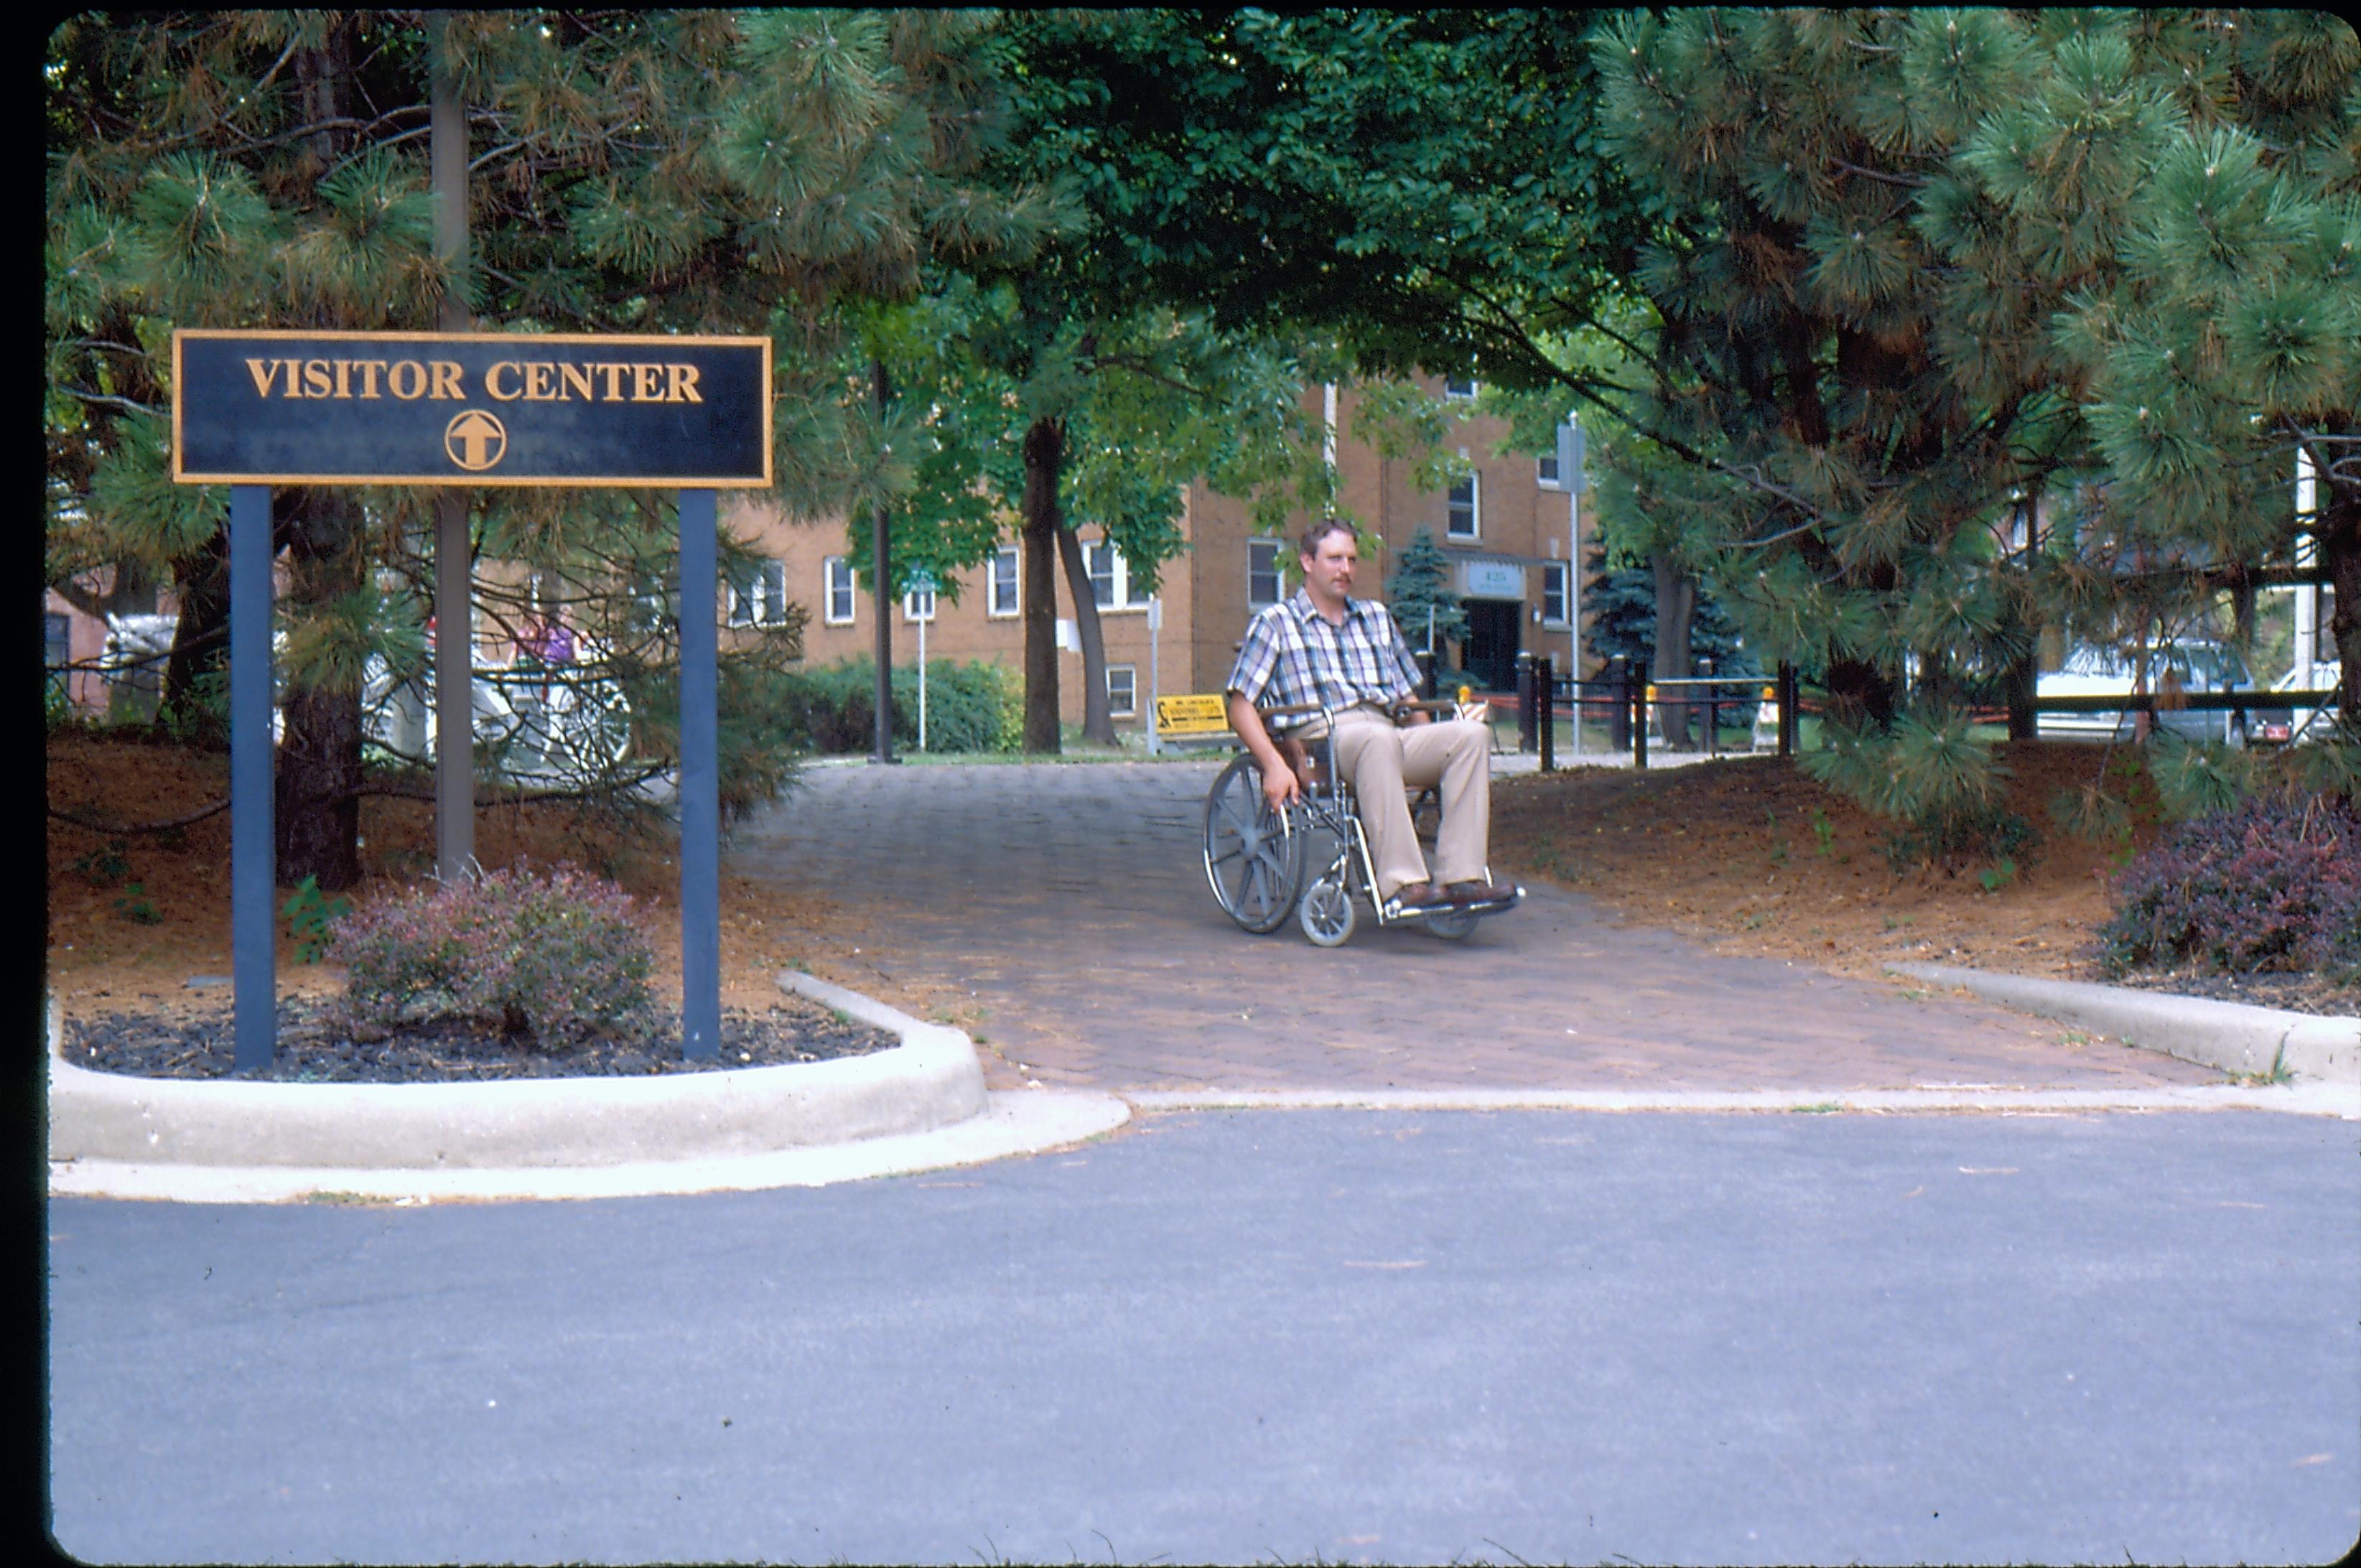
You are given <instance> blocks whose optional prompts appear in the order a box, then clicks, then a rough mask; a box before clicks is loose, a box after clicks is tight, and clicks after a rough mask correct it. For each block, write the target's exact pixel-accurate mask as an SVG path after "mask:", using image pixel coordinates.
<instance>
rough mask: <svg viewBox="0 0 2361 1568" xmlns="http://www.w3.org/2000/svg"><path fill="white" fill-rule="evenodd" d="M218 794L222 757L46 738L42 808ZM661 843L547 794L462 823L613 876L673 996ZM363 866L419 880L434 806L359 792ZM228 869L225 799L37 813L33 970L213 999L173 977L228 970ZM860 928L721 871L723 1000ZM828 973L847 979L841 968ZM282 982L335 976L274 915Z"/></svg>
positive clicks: (182, 1003)
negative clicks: (40, 912)
mask: <svg viewBox="0 0 2361 1568" xmlns="http://www.w3.org/2000/svg"><path fill="white" fill-rule="evenodd" d="M228 793H229V758H228V756H227V755H226V754H225V753H209V752H203V751H189V750H186V749H184V748H181V747H177V746H170V745H163V744H154V743H148V742H146V741H144V740H137V739H128V738H124V737H120V736H115V735H111V734H91V733H77V732H67V733H63V734H60V735H54V736H51V737H50V738H49V806H51V808H52V809H53V810H58V811H63V812H67V813H70V814H71V815H73V816H75V817H84V818H88V819H93V820H96V821H102V822H107V823H142V822H158V821H165V820H170V819H171V818H173V817H180V816H183V815H185V814H187V813H189V812H192V811H194V810H196V809H198V808H199V807H202V806H206V805H208V804H210V803H212V802H214V801H218V800H221V799H224V798H225V797H226V796H227V795H228ZM676 844H677V839H675V838H673V837H671V836H670V835H669V834H663V833H661V832H659V833H655V834H649V835H646V836H643V837H642V838H640V839H636V840H630V839H625V840H620V841H619V840H618V839H616V838H615V837H614V836H613V834H612V832H611V830H610V829H608V828H603V827H597V828H594V827H591V826H589V825H587V824H586V823H585V821H584V819H583V818H582V817H581V816H580V815H579V814H578V813H577V811H576V810H575V808H574V807H572V806H567V805H565V804H562V803H533V804H528V805H523V806H496V807H493V808H491V809H489V810H486V811H481V812H479V813H478V816H477V819H476V858H477V859H478V861H480V862H481V863H482V864H484V865H485V866H487V867H500V866H505V865H510V864H512V863H514V862H515V861H518V860H519V859H520V858H522V859H525V860H529V861H532V862H533V863H534V864H537V865H545V866H546V865H555V864H558V863H560V862H568V863H572V864H575V865H577V866H582V867H584V868H586V869H588V870H592V871H596V872H598V873H600V874H601V875H606V876H610V877H612V878H614V880H615V881H617V882H618V883H620V884H621V885H622V887H623V888H624V890H625V891H626V892H628V893H630V894H631V896H632V898H633V899H634V901H635V902H636V903H637V904H638V905H639V908H640V910H641V913H642V917H643V919H644V922H645V925H646V928H647V931H648V934H649V937H650V938H651V943H652V945H653V948H654V950H655V955H656V966H657V985H656V990H657V992H658V994H659V998H660V999H661V1000H663V1001H665V1002H667V1003H671V1004H672V1005H675V1006H677V1005H678V1004H679V1000H680V916H679V888H680V871H679V866H678V863H677V861H675V858H674V851H675V847H676ZM116 846H119V848H117V847H116ZM78 862H79V864H78ZM361 864H362V882H361V885H360V886H359V887H358V888H356V889H354V890H353V891H352V893H351V894H350V896H351V897H352V898H353V900H354V901H355V903H356V904H365V903H367V902H368V901H369V900H371V899H376V898H382V897H385V896H386V895H387V894H389V893H390V892H392V891H394V890H397V889H401V888H405V887H411V886H415V885H418V884H420V883H424V882H427V881H429V880H431V874H432V872H433V870H434V806H433V804H432V803H431V802H429V801H423V800H411V799H402V798H393V797H388V796H369V797H366V798H364V799H363V801H362V802H361ZM229 872H230V818H229V813H228V812H226V811H222V812H218V813H216V814H215V815H214V816H212V817H207V818H205V819H204V820H203V821H202V822H198V823H195V824H192V826H190V827H188V828H183V829H181V830H179V831H178V832H173V833H163V834H153V833H148V834H107V833H104V832H97V831H93V830H91V829H89V828H82V827H80V826H76V825H74V824H71V823H67V822H61V821H60V820H58V819H57V817H54V816H53V817H50V818H49V966H48V972H49V986H50V988H51V990H52V991H53V992H55V993H56V995H57V997H58V998H59V1001H60V1004H61V1005H62V1006H63V1007H64V1008H65V1009H66V1010H67V1011H68V1012H69V1013H71V1012H73V1011H75V1010H77V1009H78V1008H87V1007H89V1006H91V1004H93V1003H100V1004H103V1005H104V1007H106V1008H110V1009H115V1010H125V1009H137V1010H146V1009H149V1008H152V1009H155V1010H158V1011H165V1012H181V1011H191V1010H206V1009H210V1008H216V1007H223V1006H226V1005H227V1002H228V991H229V988H228V986H227V985H226V984H222V985H219V986H214V987H203V988H195V989H192V988H191V987H190V986H189V984H188V981H190V980H191V979H192V978H193V977H200V976H215V977H224V978H225V977H227V976H228V974H229V972H230V897H229V894H230V887H229ZM135 889H136V890H137V891H134V890H135ZM280 896H281V897H282V898H283V897H284V896H285V890H283V889H282V890H281V894H280ZM865 937H866V931H865V928H864V927H862V924H861V919H860V917H859V916H856V915H854V914H853V913H852V912H851V911H849V910H845V909H842V908H840V907H838V906H837V905H832V904H831V903H829V901H828V900H826V899H825V898H822V897H819V896H818V895H801V896H796V897H792V898H790V897H786V896H783V895H779V894H773V893H770V892H768V891H766V890H763V889H761V888H758V887H756V886H755V885H754V884H753V883H749V882H746V881H744V880H742V879H741V878H737V877H733V876H730V875H728V874H727V873H726V872H725V874H724V875H723V877H722V879H721V1003H722V1006H723V1007H724V1008H725V1009H728V1008H737V1007H743V1008H746V1009H748V1010H750V1011H760V1010H762V1009H764V1008H766V1007H768V1006H769V1005H770V1003H772V1002H774V1001H775V1000H776V999H777V997H778V994H779V992H778V987H777V986H776V984H775V983H774V981H773V979H772V977H773V976H774V975H775V974H776V973H777V972H778V971H779V970H782V969H785V968H789V967H792V966H793V965H795V964H796V963H801V964H803V965H804V967H806V968H807V969H808V970H811V971H812V972H813V973H815V974H818V975H819V976H821V977H822V978H825V979H833V978H837V974H836V973H835V972H832V971H835V970H837V965H836V964H835V962H834V961H833V960H834V959H836V958H837V957H838V956H840V955H842V954H845V953H847V952H849V951H850V950H851V948H856V947H859V946H861V945H862V942H863V940H864V938H865ZM841 972H842V973H843V975H844V977H845V978H847V979H850V978H852V977H853V974H854V971H853V970H842V971H841ZM279 978H280V989H281V991H282V992H286V993H292V994H302V995H311V994H321V993H325V992H333V991H335V990H336V989H337V987H338V986H339V985H340V983H341V979H340V976H339V975H338V973H337V971H336V970H335V969H334V968H333V967H331V966H328V965H325V964H319V963H311V964H306V963H301V962H298V961H297V957H296V948H295V944H294V941H293V939H292V938H291V936H290V934H289V933H288V931H287V929H286V923H285V922H284V921H281V922H280V934H279Z"/></svg>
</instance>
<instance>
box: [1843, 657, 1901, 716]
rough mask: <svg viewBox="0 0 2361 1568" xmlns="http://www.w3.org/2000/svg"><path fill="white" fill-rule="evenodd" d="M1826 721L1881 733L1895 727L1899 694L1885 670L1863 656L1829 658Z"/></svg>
mask: <svg viewBox="0 0 2361 1568" xmlns="http://www.w3.org/2000/svg"><path fill="white" fill-rule="evenodd" d="M1827 680H1828V722H1829V723H1830V724H1832V725H1834V726H1835V727H1836V728H1838V729H1866V730H1872V731H1875V732H1878V733H1881V734H1882V733H1883V732H1884V731H1886V730H1889V729H1893V728H1894V711H1895V709H1896V708H1897V707H1899V706H1900V704H1899V702H1898V701H1897V698H1898V696H1899V695H1900V694H1899V693H1897V692H1896V691H1895V690H1894V682H1893V681H1892V680H1890V679H1888V678H1887V676H1886V674H1885V673H1884V672H1883V671H1882V670H1880V669H1879V668H1878V667H1877V666H1876V665H1875V664H1872V663H1869V662H1868V661H1867V660H1865V659H1832V660H1830V661H1829V662H1828V676H1827Z"/></svg>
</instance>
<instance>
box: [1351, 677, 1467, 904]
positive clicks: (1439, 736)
mask: <svg viewBox="0 0 2361 1568" xmlns="http://www.w3.org/2000/svg"><path fill="white" fill-rule="evenodd" d="M1336 766H1337V769H1338V771H1340V772H1341V773H1343V774H1344V776H1345V783H1346V784H1351V785H1352V786H1353V794H1354V795H1355V797H1356V799H1357V800H1358V801H1359V802H1360V808H1361V831H1362V832H1364V833H1366V834H1367V836H1368V839H1369V860H1370V862H1371V864H1372V865H1374V866H1375V867H1376V870H1377V873H1378V888H1377V893H1378V897H1379V898H1380V899H1384V898H1390V897H1391V896H1393V894H1395V893H1396V892H1398V891H1399V890H1400V889H1401V888H1403V887H1406V886H1408V885H1409V884H1410V883H1414V882H1430V881H1431V882H1433V883H1435V884H1436V885H1437V886H1444V885H1446V884H1448V883H1455V882H1478V881H1481V880H1482V879H1483V876H1484V861H1485V846H1486V844H1487V843H1488V840H1489V838H1490V835H1491V827H1492V731H1491V727H1490V726H1488V725H1484V724H1478V723H1477V722H1475V721H1474V720H1472V719H1466V718H1455V719H1453V720H1451V721H1449V722H1448V723H1440V724H1412V725H1407V726H1402V727H1397V726H1396V725H1395V723H1394V721H1393V720H1392V719H1390V718H1387V717H1386V716H1385V715H1383V714H1381V713H1378V712H1376V711H1374V710H1372V709H1369V708H1366V707H1353V708H1347V709H1345V711H1344V712H1342V713H1340V714H1338V715H1337V716H1336ZM1430 784H1435V785H1440V786H1441V788H1442V795H1443V826H1442V827H1441V828H1439V829H1437V830H1436V832H1435V836H1434V867H1433V875H1432V876H1430V875H1429V874H1428V869H1427V864H1426V857H1425V856H1424V855H1422V854H1421V853H1420V852H1419V848H1418V833H1417V830H1416V829H1415V828H1412V827H1411V820H1410V802H1409V800H1408V798H1407V797H1406V796H1405V795H1404V794H1403V790H1404V787H1405V786H1409V787H1411V788H1417V789H1424V788H1426V787H1427V786H1428V785H1430Z"/></svg>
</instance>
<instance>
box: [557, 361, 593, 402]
mask: <svg viewBox="0 0 2361 1568" xmlns="http://www.w3.org/2000/svg"><path fill="white" fill-rule="evenodd" d="M557 374H558V377H559V378H560V379H561V380H562V381H563V382H564V383H565V386H564V389H563V390H561V391H560V392H559V393H558V400H559V401H561V402H569V403H570V402H572V401H573V400H575V399H576V398H577V397H579V398H580V399H581V400H583V401H584V402H586V403H589V402H596V401H598V394H596V393H594V392H593V391H591V389H590V367H588V365H561V366H559V367H557Z"/></svg>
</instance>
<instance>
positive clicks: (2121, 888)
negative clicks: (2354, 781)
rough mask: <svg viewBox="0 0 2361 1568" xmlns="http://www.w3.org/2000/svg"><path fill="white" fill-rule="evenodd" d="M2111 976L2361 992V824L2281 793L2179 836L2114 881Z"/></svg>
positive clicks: (2333, 803)
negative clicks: (2295, 977)
mask: <svg viewBox="0 0 2361 1568" xmlns="http://www.w3.org/2000/svg"><path fill="white" fill-rule="evenodd" d="M2114 894H2115V901H2116V907H2115V913H2114V916H2113V917H2112V918H2111V919H2109V920H2108V921H2107V923H2106V924H2105V925H2104V926H2103V927H2100V928H2099V941H2100V959H2101V962H2102V964H2103V966H2104V967H2105V968H2106V969H2107V970H2108V971H2109V972H2111V973H2115V974H2121V973H2123V972H2125V970H2133V969H2143V968H2156V967H2171V966H2175V965H2179V964H2184V963H2194V964H2196V965H2198V966H2200V967H2202V968H2203V969H2206V970H2213V971H2217V972H2232V973H2242V974H2245V973H2255V972H2259V971H2266V970H2282V971H2293V972H2303V971H2317V972H2319V973H2320V974H2322V975H2323V976H2325V977H2326V978H2328V979H2329V980H2330V981H2332V982H2334V983H2336V984H2339V985H2350V984H2353V983H2355V982H2356V981H2361V814H2356V812H2355V810H2354V808H2353V807H2352V806H2349V805H2347V804H2345V803H2343V802H2341V801H2338V800H2335V799H2333V798H2331V797H2327V796H2321V795H2303V794H2301V793H2298V792H2293V791H2275V792H2272V793H2270V794H2268V795H2255V796H2252V797H2250V798H2248V799H2246V800H2244V801H2241V802H2239V803H2238V804H2237V805H2235V806H2230V807H2228V808H2227V809H2225V810H2221V811H2215V812H2211V813H2209V814H2207V815H2205V816H2203V817H2197V818H2195V819H2193V820H2191V821H2189V822H2184V823H2181V824H2180V825H2179V826H2178V827H2176V828H2171V829H2169V831H2168V832H2167V833H2166V835H2165V836H2164V837H2163V838H2162V839H2158V841H2157V843H2156V844H2155V845H2153V846H2152V847H2150V848H2149V849H2147V850H2144V851H2142V852H2141V853H2139V854H2137V855H2136V856H2134V857H2133V858H2132V860H2131V861H2130V862H2129V864H2127V865H2126V866H2125V868H2124V870H2123V871H2122V872H2120V873H2119V874H2118V875H2117V876H2116V878H2115V880H2114Z"/></svg>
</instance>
